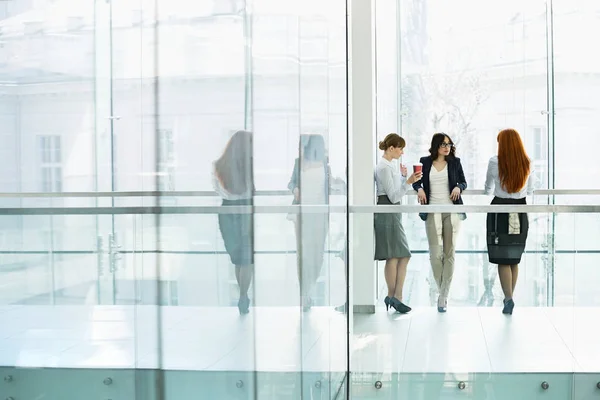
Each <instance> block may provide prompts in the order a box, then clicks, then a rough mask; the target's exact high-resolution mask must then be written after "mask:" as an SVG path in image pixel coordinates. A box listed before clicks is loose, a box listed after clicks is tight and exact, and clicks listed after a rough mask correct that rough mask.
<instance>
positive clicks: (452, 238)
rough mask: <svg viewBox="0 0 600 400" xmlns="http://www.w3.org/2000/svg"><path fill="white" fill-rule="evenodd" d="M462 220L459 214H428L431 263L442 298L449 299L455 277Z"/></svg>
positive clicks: (427, 228)
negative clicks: (457, 244) (455, 256)
mask: <svg viewBox="0 0 600 400" xmlns="http://www.w3.org/2000/svg"><path fill="white" fill-rule="evenodd" d="M460 223H461V220H460V218H459V215H458V214H447V213H444V214H428V215H427V220H426V221H425V230H426V232H427V241H428V242H429V261H430V262H431V269H432V271H433V277H434V278H435V282H436V284H437V288H438V293H439V295H440V297H441V298H443V299H447V298H448V293H449V292H450V284H451V283H452V276H453V275H454V253H455V250H456V240H457V238H458V231H459V228H460Z"/></svg>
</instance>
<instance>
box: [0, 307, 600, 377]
mask: <svg viewBox="0 0 600 400" xmlns="http://www.w3.org/2000/svg"><path fill="white" fill-rule="evenodd" d="M599 317H600V309H597V308H526V307H518V306H517V308H516V309H515V313H514V315H513V316H512V317H507V316H504V315H502V314H501V312H500V309H497V308H471V307H462V308H461V307H455V308H449V311H448V313H446V314H439V313H437V312H436V310H435V309H433V308H423V309H416V310H414V311H413V313H411V314H409V315H399V314H391V313H390V314H387V313H385V311H384V310H383V309H378V310H377V313H376V314H372V315H358V314H357V315H355V316H354V340H353V345H352V346H353V349H352V368H351V369H352V371H353V372H355V373H357V374H361V373H383V374H387V373H392V374H393V373H467V372H473V373H514V372H529V373H533V372H557V373H558V372H566V373H570V372H600V341H599V340H598V337H600V325H598V324H597V321H599V320H600V318H599ZM0 318H1V320H2V321H3V322H2V324H0V365H3V366H19V367H50V368H53V367H54V368H159V367H161V368H162V369H167V370H199V371H264V372H294V371H304V372H326V371H336V372H343V371H346V368H347V363H346V359H347V347H346V331H347V324H346V319H345V316H344V315H342V314H339V313H336V312H335V311H333V310H332V309H330V308H324V307H323V308H321V307H316V308H313V309H312V310H311V311H309V312H307V313H303V312H301V311H300V310H299V309H298V308H291V307H290V308H275V307H269V308H267V307H265V308H252V309H251V313H250V314H249V315H247V316H244V317H240V316H239V315H238V312H237V309H236V308H230V307H225V308H206V307H160V308H157V307H154V306H138V307H132V306H57V307H50V306H6V307H2V308H0ZM157 321H161V323H160V327H161V329H160V332H159V331H158V329H157V328H158V326H159V324H158V323H157Z"/></svg>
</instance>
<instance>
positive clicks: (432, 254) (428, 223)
mask: <svg viewBox="0 0 600 400" xmlns="http://www.w3.org/2000/svg"><path fill="white" fill-rule="evenodd" d="M425 232H426V234H427V243H428V245H429V262H430V264H431V271H432V272H433V278H434V279H435V283H436V287H437V290H438V294H439V293H440V292H441V285H442V273H443V270H444V249H443V241H442V233H443V223H442V214H428V215H427V220H425Z"/></svg>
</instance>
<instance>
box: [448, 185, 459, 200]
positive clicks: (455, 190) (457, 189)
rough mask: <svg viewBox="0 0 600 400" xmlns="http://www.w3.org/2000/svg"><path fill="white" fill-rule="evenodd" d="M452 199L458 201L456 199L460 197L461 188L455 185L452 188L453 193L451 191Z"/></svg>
mask: <svg viewBox="0 0 600 400" xmlns="http://www.w3.org/2000/svg"><path fill="white" fill-rule="evenodd" d="M450 199H451V200H452V201H456V200H458V199H460V189H459V188H457V187H455V188H454V189H453V190H452V193H450Z"/></svg>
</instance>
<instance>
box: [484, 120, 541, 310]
mask: <svg viewBox="0 0 600 400" xmlns="http://www.w3.org/2000/svg"><path fill="white" fill-rule="evenodd" d="M533 186H534V185H533V179H532V178H531V160H530V159H529V157H528V156H527V153H526V152H525V147H524V146H523V142H522V141H521V137H520V136H519V133H518V132H517V131H516V130H514V129H504V130H503V131H501V132H500V133H499V134H498V155H497V156H494V157H492V158H491V159H490V161H489V164H488V169H487V176H486V180H485V193H486V194H492V193H493V194H494V199H493V200H492V204H527V202H526V196H527V195H531V194H533ZM528 231H529V220H528V218H527V214H525V213H501V214H496V213H490V214H488V216H487V245H488V258H489V261H490V263H492V264H498V276H499V277H500V284H501V286H502V291H503V292H504V309H503V310H502V313H504V314H511V315H512V312H513V308H514V307H515V302H514V301H513V292H514V290H515V286H516V284H517V277H518V274H519V263H520V262H521V256H522V255H523V252H524V251H525V243H526V241H527V233H528Z"/></svg>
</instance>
